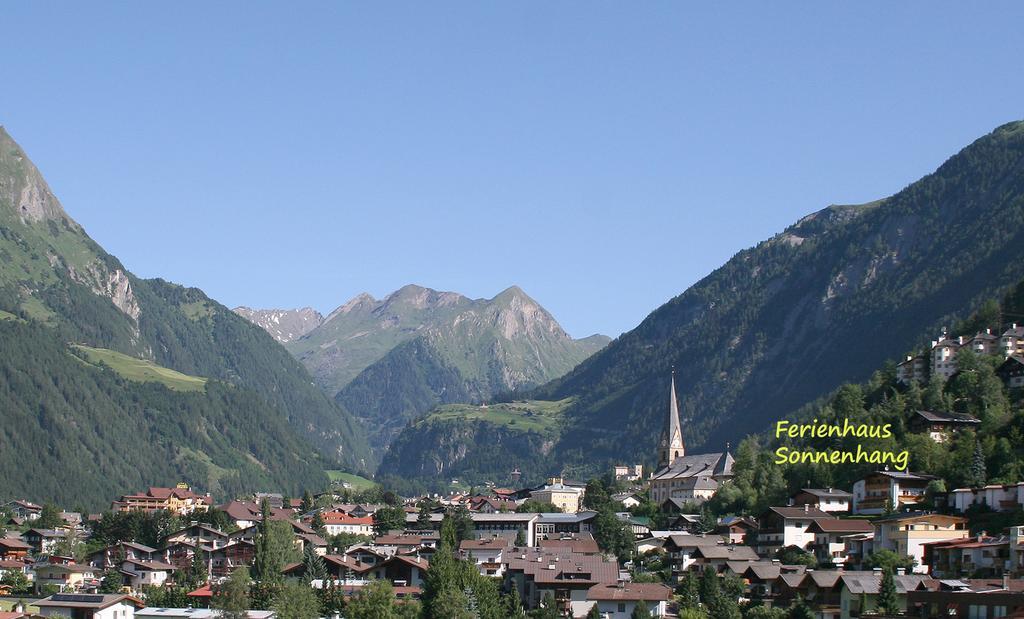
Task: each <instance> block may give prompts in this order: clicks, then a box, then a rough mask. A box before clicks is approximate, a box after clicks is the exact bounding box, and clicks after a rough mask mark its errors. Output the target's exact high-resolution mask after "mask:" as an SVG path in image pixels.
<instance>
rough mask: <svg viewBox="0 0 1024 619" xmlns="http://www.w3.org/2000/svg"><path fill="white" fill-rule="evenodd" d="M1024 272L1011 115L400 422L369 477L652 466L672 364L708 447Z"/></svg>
mask: <svg viewBox="0 0 1024 619" xmlns="http://www.w3.org/2000/svg"><path fill="white" fill-rule="evenodd" d="M652 268H655V266H654V265H652ZM665 277H671V269H670V268H669V269H666V272H665ZM1022 279H1024V122H1014V123H1010V124H1007V125H1004V126H1001V127H999V128H997V129H996V130H995V131H993V132H992V133H991V134H989V135H986V136H984V137H982V138H980V139H978V140H977V141H976V142H974V143H973V144H971V145H969V146H967V147H966V148H964V149H963V150H962V151H961V152H959V153H958V154H956V155H954V156H953V157H951V158H950V159H949V160H948V161H946V162H945V163H944V164H942V165H941V166H940V167H939V168H938V169H937V170H936V171H935V172H934V173H932V174H930V175H928V176H926V177H924V178H922V179H920V180H919V181H917V182H914V183H912V184H911V185H909V186H908V187H906V188H905V189H904V190H902V191H900V192H898V193H896V194H895V195H892V196H890V197H888V198H884V199H881V200H877V201H875V202H871V203H869V204H861V205H848V206H830V207H828V208H825V209H823V210H821V211H819V212H817V213H814V214H812V215H808V216H807V217H804V218H803V219H801V220H800V221H798V222H796V223H795V224H793V225H792V226H790V227H789V228H787V229H786V230H785V231H783V232H782V233H780V234H778V235H776V236H774V237H773V238H771V239H768V240H766V241H764V242H762V243H760V244H758V245H757V246H756V247H753V248H750V249H746V250H743V251H741V252H739V253H738V254H736V255H735V256H734V257H733V258H732V259H731V260H729V261H728V262H727V263H726V264H725V265H723V266H722V267H720V268H718V269H717V270H715V271H714V272H712V273H711V274H710V275H708V276H707V277H705V278H704V279H702V280H701V281H699V282H697V283H696V284H695V285H693V286H692V287H690V288H689V289H687V290H686V291H684V292H683V293H682V294H680V295H679V296H677V297H675V298H674V299H672V300H670V301H668V302H667V303H665V304H664V305H663V306H661V307H660V308H658V309H657V310H655V311H654V312H653V313H651V314H650V315H649V316H648V317H647V318H646V319H644V320H643V322H641V324H640V325H639V326H638V327H636V328H635V329H633V330H632V331H630V332H628V333H626V334H624V335H622V336H621V337H619V338H617V339H616V340H615V341H613V342H612V343H611V344H609V345H608V346H607V347H605V348H604V349H603V350H601V351H599V352H598V353H596V354H595V355H593V356H591V357H590V358H588V359H587V360H586V361H584V362H583V363H581V364H580V365H578V366H577V367H575V368H574V369H573V370H572V371H571V372H569V373H568V374H566V375H565V376H563V377H561V378H558V379H555V380H553V381H551V382H549V383H548V384H546V385H543V386H541V387H538V388H536V389H534V390H532V391H531V392H529V393H527V394H524V396H523V398H524V399H523V400H522V401H518V402H513V403H510V404H509V405H508V409H507V410H502V411H501V412H500V414H499V413H498V412H495V413H494V414H484V411H481V410H480V409H479V408H477V409H476V410H474V411H472V412H473V414H469V413H470V412H471V411H468V410H464V411H463V414H453V410H452V409H451V408H444V407H442V408H439V409H436V410H434V411H431V412H430V413H428V414H427V415H425V416H423V417H421V418H419V419H417V420H415V421H413V422H412V423H411V424H409V425H408V426H407V427H406V428H405V430H403V431H402V432H401V433H400V434H399V435H398V436H397V437H396V438H395V439H394V442H393V443H392V449H391V450H390V451H389V452H388V453H387V454H386V455H385V457H384V460H383V462H382V464H381V466H380V468H379V471H378V476H379V477H382V478H387V479H394V480H399V479H404V480H408V479H419V480H421V481H423V482H424V483H427V484H428V485H429V483H430V480H434V479H437V478H438V476H439V475H443V476H444V479H446V480H447V479H450V478H451V477H458V478H459V479H461V480H462V481H464V482H465V481H471V482H472V481H484V480H488V479H490V480H494V481H496V482H503V481H505V479H507V476H508V473H509V471H510V470H512V469H513V468H519V469H520V470H521V471H522V473H523V475H524V477H526V478H532V479H536V478H539V477H542V476H544V475H547V474H551V473H557V472H562V473H563V474H566V475H570V476H579V477H580V478H586V476H587V475H590V474H594V473H598V474H600V473H603V472H606V471H607V470H609V469H608V466H609V465H610V464H612V463H613V462H615V463H619V464H623V463H625V464H632V463H634V462H638V463H640V462H642V463H646V464H650V460H651V458H652V456H651V455H649V454H653V453H654V445H655V442H656V441H657V439H658V436H659V434H660V432H661V428H662V425H663V424H664V419H665V412H666V410H667V409H666V406H667V404H666V402H667V393H668V382H669V381H668V378H669V374H670V371H671V368H672V367H673V366H675V368H676V385H677V389H678V392H679V397H680V402H681V403H682V415H683V427H684V431H683V432H684V435H685V441H686V446H687V448H688V449H692V450H693V451H694V452H700V451H701V450H702V449H710V448H712V447H714V448H719V447H722V446H725V444H726V443H727V441H729V440H730V439H731V440H738V439H739V438H741V437H742V436H743V435H745V434H748V433H756V432H760V431H762V430H764V429H765V428H766V427H767V426H768V425H769V424H771V423H773V422H774V421H775V420H777V419H779V418H782V417H785V416H787V415H790V414H792V413H793V412H794V411H796V410H797V409H799V408H800V407H801V406H804V405H806V404H808V403H810V402H813V401H815V400H817V399H819V398H822V397H823V396H826V395H827V394H829V393H830V392H832V391H833V390H835V389H836V388H837V387H838V386H839V385H840V384H841V383H843V382H844V381H863V380H865V379H866V378H867V377H868V376H869V375H870V374H871V372H872V371H873V370H875V369H876V368H879V367H882V366H883V365H884V364H885V363H886V362H887V361H892V360H895V359H898V358H900V357H901V356H902V355H903V354H905V353H908V352H910V351H912V350H914V349H916V348H917V347H919V346H920V345H922V344H924V343H926V342H927V340H928V339H929V338H930V337H931V338H934V336H935V335H937V334H938V332H939V330H940V329H941V328H942V327H943V326H946V325H952V324H954V323H955V322H956V320H957V319H962V318H965V317H967V316H969V315H970V314H971V312H972V310H974V309H975V308H977V307H978V306H979V305H980V304H981V303H982V302H983V301H985V300H987V299H996V298H999V297H1000V296H1001V295H1002V294H1003V293H1005V292H1006V290H1007V289H1008V288H1009V287H1010V286H1011V285H1013V284H1015V283H1017V282H1019V281H1020V280H1022ZM490 408H491V409H496V411H497V409H498V407H496V406H493V405H492V406H491V407H490ZM536 420H541V421H542V423H537V422H536ZM741 429H742V432H739V430H741Z"/></svg>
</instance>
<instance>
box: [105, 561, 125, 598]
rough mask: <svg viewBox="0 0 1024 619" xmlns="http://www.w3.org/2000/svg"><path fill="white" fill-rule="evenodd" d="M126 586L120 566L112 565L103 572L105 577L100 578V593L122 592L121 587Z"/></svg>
mask: <svg viewBox="0 0 1024 619" xmlns="http://www.w3.org/2000/svg"><path fill="white" fill-rule="evenodd" d="M123 586H124V577H123V576H121V570H119V569H118V566H115V567H112V568H110V569H108V570H105V571H104V572H103V577H102V578H101V579H100V589H99V592H100V593H120V591H121V587H123Z"/></svg>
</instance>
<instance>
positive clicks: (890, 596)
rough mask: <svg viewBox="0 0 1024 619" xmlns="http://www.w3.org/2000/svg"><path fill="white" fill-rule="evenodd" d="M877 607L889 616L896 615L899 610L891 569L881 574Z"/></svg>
mask: <svg viewBox="0 0 1024 619" xmlns="http://www.w3.org/2000/svg"><path fill="white" fill-rule="evenodd" d="M878 607H879V608H881V609H882V611H883V612H885V613H886V614H889V615H893V614H896V613H898V612H899V610H900V604H899V599H898V598H897V595H896V579H895V577H894V576H893V573H892V569H891V568H890V569H886V570H885V571H884V572H882V582H881V584H880V585H879V587H878Z"/></svg>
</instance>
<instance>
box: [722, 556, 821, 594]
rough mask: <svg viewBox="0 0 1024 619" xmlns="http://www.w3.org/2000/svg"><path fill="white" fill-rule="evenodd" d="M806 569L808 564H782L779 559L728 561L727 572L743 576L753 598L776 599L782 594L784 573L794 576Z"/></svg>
mask: <svg viewBox="0 0 1024 619" xmlns="http://www.w3.org/2000/svg"><path fill="white" fill-rule="evenodd" d="M806 571H807V566H806V565H782V563H781V562H780V561H779V560H778V559H772V560H770V561H767V560H764V561H730V562H728V563H726V572H727V573H733V574H735V575H737V576H739V577H740V578H742V579H743V580H744V581H745V582H746V583H747V588H748V592H749V594H750V596H751V598H753V599H757V600H762V601H765V600H774V599H775V598H777V597H779V596H780V595H782V592H783V585H784V581H783V579H782V577H783V576H784V575H786V576H794V575H799V574H803V573H804V572H806ZM796 582H797V581H793V582H792V583H791V585H792V586H795V584H796Z"/></svg>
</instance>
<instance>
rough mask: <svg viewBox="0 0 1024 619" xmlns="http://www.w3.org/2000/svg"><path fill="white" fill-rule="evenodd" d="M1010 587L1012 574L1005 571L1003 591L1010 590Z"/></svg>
mask: <svg viewBox="0 0 1024 619" xmlns="http://www.w3.org/2000/svg"><path fill="white" fill-rule="evenodd" d="M1009 589H1010V575H1009V574H1006V573H1004V574H1003V591H1008V590H1009Z"/></svg>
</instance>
